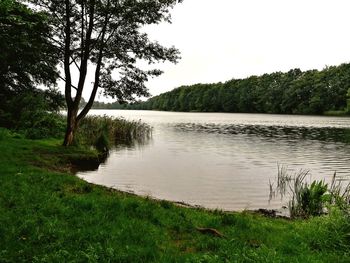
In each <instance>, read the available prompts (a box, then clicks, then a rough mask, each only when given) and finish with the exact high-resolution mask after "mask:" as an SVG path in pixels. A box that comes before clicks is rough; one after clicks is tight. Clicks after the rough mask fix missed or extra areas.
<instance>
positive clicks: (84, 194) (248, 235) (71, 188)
mask: <svg viewBox="0 0 350 263" xmlns="http://www.w3.org/2000/svg"><path fill="white" fill-rule="evenodd" d="M15 137H17V138H13V136H11V135H9V134H7V135H6V134H5V135H3V136H2V137H1V138H0V262H350V255H349V253H350V247H349V242H350V239H349V233H350V227H349V221H348V220H349V219H347V218H345V217H344V216H343V215H342V214H341V213H340V212H338V211H333V212H332V213H331V214H330V215H329V216H323V217H318V218H312V219H309V220H303V221H302V220H298V221H290V220H285V219H271V218H265V217H263V216H261V215H256V214H251V213H248V212H245V213H223V212H220V211H206V210H201V209H190V208H183V207H178V206H176V205H174V204H172V203H170V202H166V201H155V200H150V199H144V198H141V197H137V196H133V195H130V194H125V193H121V192H118V191H113V190H110V189H107V188H104V187H101V186H95V185H91V184H88V183H86V182H84V181H82V180H80V179H78V178H77V177H75V176H73V175H72V174H71V173H70V172H68V171H69V169H70V168H71V163H72V160H77V159H79V158H85V159H90V158H96V156H97V155H96V153H95V152H93V151H86V150H83V149H79V148H74V147H71V148H64V147H61V146H60V143H61V141H58V140H41V141H32V140H26V139H22V138H20V137H18V136H15ZM197 227H204V228H215V229H217V230H218V231H220V232H221V233H222V234H223V235H224V238H220V237H215V236H212V235H210V234H204V233H201V232H199V231H197V230H196V228H197Z"/></svg>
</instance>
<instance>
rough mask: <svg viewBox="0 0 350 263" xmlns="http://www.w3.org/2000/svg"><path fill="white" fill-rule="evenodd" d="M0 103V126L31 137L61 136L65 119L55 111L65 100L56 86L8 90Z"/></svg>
mask: <svg viewBox="0 0 350 263" xmlns="http://www.w3.org/2000/svg"><path fill="white" fill-rule="evenodd" d="M10 94H11V95H10V96H7V98H6V102H4V103H3V104H2V105H0V127H1V126H2V127H6V128H9V129H13V130H16V131H19V132H21V133H23V134H25V135H26V136H27V137H28V138H31V139H40V138H49V137H62V136H63V134H64V127H65V121H64V118H63V116H61V115H59V114H58V111H59V109H60V107H62V106H63V103H64V100H63V97H62V95H61V94H60V93H58V92H57V91H56V90H46V91H42V90H38V89H33V90H26V91H20V92H13V93H10Z"/></svg>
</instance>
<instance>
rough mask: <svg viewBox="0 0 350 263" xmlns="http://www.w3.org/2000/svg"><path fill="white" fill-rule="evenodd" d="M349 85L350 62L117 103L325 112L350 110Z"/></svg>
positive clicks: (180, 108) (182, 108)
mask: <svg viewBox="0 0 350 263" xmlns="http://www.w3.org/2000/svg"><path fill="white" fill-rule="evenodd" d="M349 88H350V64H342V65H340V66H332V67H326V68H325V69H323V70H321V71H318V70H308V71H305V72H302V71H301V70H300V69H292V70H290V71H288V72H285V73H283V72H275V73H272V74H264V75H262V76H251V77H249V78H245V79H232V80H230V81H227V82H225V83H213V84H196V85H192V86H183V87H179V88H176V89H174V90H172V91H169V92H166V93H163V94H160V95H159V96H155V97H153V98H151V99H149V100H148V101H146V102H143V103H138V104H132V105H126V106H124V105H116V104H115V105H114V106H115V108H117V107H118V108H130V109H146V110H152V109H157V110H169V111H204V112H245V113H279V114H323V113H324V112H325V111H332V110H346V107H347V96H348V95H349V93H348V90H349ZM349 104H350V103H349ZM349 104H348V105H349ZM110 107H112V106H110Z"/></svg>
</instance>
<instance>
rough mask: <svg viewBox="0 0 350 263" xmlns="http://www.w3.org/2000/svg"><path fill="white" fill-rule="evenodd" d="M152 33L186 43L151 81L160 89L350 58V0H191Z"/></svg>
mask: <svg viewBox="0 0 350 263" xmlns="http://www.w3.org/2000/svg"><path fill="white" fill-rule="evenodd" d="M172 16H173V19H172V21H173V23H172V24H161V25H155V26H151V27H148V28H147V29H146V32H148V33H149V35H150V37H151V39H153V40H158V41H159V42H160V43H161V44H164V45H165V46H172V45H174V46H175V47H177V48H178V49H179V50H180V51H181V56H182V59H181V60H180V61H179V63H178V64H175V65H173V64H163V65H160V66H159V67H160V68H161V69H163V70H164V74H163V75H162V76H160V77H158V78H156V79H153V80H151V81H150V82H149V83H148V87H149V89H150V92H151V94H152V95H157V94H160V93H163V92H165V91H169V90H171V89H173V88H176V87H179V86H181V85H190V84H195V83H212V82H220V81H221V82H224V81H227V80H230V79H232V78H243V77H248V76H251V75H261V74H264V73H271V72H275V71H288V70H289V69H292V68H301V69H303V70H307V69H314V68H315V69H322V68H324V67H325V66H326V65H328V66H331V65H339V64H341V63H346V62H349V61H350V1H349V0H264V1H262V0H184V2H183V3H182V4H179V5H177V6H176V7H175V8H174V9H173V10H172Z"/></svg>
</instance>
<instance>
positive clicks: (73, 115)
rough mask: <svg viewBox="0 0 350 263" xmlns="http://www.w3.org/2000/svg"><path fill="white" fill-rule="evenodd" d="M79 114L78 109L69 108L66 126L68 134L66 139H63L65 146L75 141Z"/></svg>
mask: <svg viewBox="0 0 350 263" xmlns="http://www.w3.org/2000/svg"><path fill="white" fill-rule="evenodd" d="M77 114H78V110H75V109H74V110H71V109H68V112H67V128H66V134H65V136H64V141H63V145H64V146H70V145H72V144H73V142H74V136H75V132H76V130H77V128H78V119H77Z"/></svg>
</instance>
